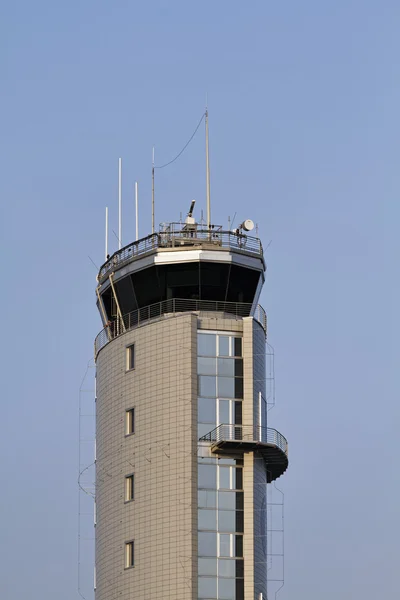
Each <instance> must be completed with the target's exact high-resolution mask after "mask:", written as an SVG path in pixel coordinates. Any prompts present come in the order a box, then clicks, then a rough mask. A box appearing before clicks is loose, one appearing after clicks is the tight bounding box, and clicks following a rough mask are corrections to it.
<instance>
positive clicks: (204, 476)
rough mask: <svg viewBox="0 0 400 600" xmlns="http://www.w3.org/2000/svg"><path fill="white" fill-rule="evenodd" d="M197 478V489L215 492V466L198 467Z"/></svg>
mask: <svg viewBox="0 0 400 600" xmlns="http://www.w3.org/2000/svg"><path fill="white" fill-rule="evenodd" d="M198 478H199V479H198V487H199V489H211V490H215V489H216V487H217V466H216V465H199V469H198Z"/></svg>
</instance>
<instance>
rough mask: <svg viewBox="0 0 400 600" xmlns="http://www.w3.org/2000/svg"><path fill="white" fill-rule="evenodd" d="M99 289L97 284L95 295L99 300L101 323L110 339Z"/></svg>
mask: <svg viewBox="0 0 400 600" xmlns="http://www.w3.org/2000/svg"><path fill="white" fill-rule="evenodd" d="M99 289H100V286H98V287H97V288H96V296H97V299H98V301H99V306H100V312H101V316H102V319H103V325H104V327H105V328H106V329H107V337H108V340H109V341H110V340H111V332H110V331H109V329H108V327H107V323H108V319H107V314H106V310H105V308H104V304H103V300H102V297H101V296H100V292H99ZM95 354H96V350H95Z"/></svg>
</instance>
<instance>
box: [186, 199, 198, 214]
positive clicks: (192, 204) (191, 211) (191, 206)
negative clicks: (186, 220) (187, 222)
mask: <svg viewBox="0 0 400 600" xmlns="http://www.w3.org/2000/svg"><path fill="white" fill-rule="evenodd" d="M195 204H196V200H192V202H191V204H190V208H189V212H188V214H187V216H188V217H193V211H194V205H195Z"/></svg>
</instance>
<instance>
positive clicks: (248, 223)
mask: <svg viewBox="0 0 400 600" xmlns="http://www.w3.org/2000/svg"><path fill="white" fill-rule="evenodd" d="M243 229H244V230H245V231H251V230H252V229H254V223H253V221H252V220H251V219H246V220H245V221H243Z"/></svg>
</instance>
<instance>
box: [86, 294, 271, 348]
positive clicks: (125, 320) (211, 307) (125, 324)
mask: <svg viewBox="0 0 400 600" xmlns="http://www.w3.org/2000/svg"><path fill="white" fill-rule="evenodd" d="M200 311H203V312H207V311H208V312H223V313H227V314H229V315H232V316H234V317H235V318H236V319H238V318H243V317H249V316H253V317H254V319H255V320H256V321H257V322H258V323H260V325H261V327H262V328H263V329H264V332H265V333H267V315H266V312H265V310H264V309H263V307H262V306H260V305H257V306H256V308H255V310H254V311H252V304H249V303H245V302H224V301H220V300H215V301H214V300H193V299H184V298H171V299H170V300H163V301H161V302H156V303H155V304H150V305H149V306H144V307H142V308H138V309H136V310H134V311H132V312H130V313H127V314H126V315H123V316H122V319H121V318H119V317H116V318H115V319H114V320H112V321H110V322H109V323H108V324H107V325H106V327H104V328H103V329H102V330H101V331H100V333H99V334H98V335H97V336H96V339H95V342H94V352H95V358H97V355H98V353H99V352H100V350H101V349H102V348H104V346H105V345H106V344H108V342H110V341H111V340H113V339H115V338H116V337H118V336H120V335H122V334H123V333H125V331H128V330H130V329H134V328H136V327H138V326H139V325H143V324H144V323H146V322H148V321H151V320H152V319H155V318H158V317H161V316H162V315H165V314H170V313H182V312H200ZM252 312H253V314H252Z"/></svg>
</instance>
